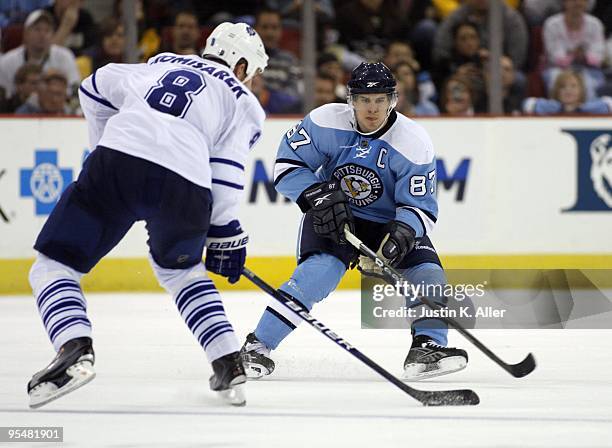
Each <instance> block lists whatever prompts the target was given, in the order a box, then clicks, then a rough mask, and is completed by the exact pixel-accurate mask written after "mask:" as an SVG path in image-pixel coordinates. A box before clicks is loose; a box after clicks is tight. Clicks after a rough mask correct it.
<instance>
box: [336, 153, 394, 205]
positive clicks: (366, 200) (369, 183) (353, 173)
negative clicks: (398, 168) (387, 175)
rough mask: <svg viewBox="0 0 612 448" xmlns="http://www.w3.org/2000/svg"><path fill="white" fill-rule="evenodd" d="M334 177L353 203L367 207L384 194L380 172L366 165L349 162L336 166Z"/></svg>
mask: <svg viewBox="0 0 612 448" xmlns="http://www.w3.org/2000/svg"><path fill="white" fill-rule="evenodd" d="M334 178H336V179H338V180H339V181H340V188H342V191H343V192H344V194H345V195H346V196H347V197H348V201H349V203H350V204H351V205H354V206H356V207H367V206H368V205H370V204H372V203H374V202H376V201H377V200H378V198H380V197H381V196H382V193H383V184H382V181H381V180H380V177H378V174H377V173H376V172H375V171H373V170H371V169H369V168H366V167H364V166H360V165H355V164H352V163H349V164H347V165H342V166H339V167H338V168H336V170H335V171H334Z"/></svg>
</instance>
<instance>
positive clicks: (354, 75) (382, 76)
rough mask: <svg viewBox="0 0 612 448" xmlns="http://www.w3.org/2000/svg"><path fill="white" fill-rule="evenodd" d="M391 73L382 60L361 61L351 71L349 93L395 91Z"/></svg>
mask: <svg viewBox="0 0 612 448" xmlns="http://www.w3.org/2000/svg"><path fill="white" fill-rule="evenodd" d="M395 85H396V82H395V78H394V77H393V73H391V70H389V67H387V66H386V65H385V64H383V63H382V62H362V63H361V64H359V65H358V66H357V67H355V68H354V69H353V71H352V72H351V79H350V80H349V82H348V91H349V95H354V94H357V93H361V94H364V93H395Z"/></svg>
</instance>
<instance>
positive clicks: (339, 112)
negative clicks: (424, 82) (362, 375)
mask: <svg viewBox="0 0 612 448" xmlns="http://www.w3.org/2000/svg"><path fill="white" fill-rule="evenodd" d="M395 86H396V82H395V79H394V78H393V75H392V74H391V71H390V70H389V69H388V68H387V67H386V66H385V65H384V64H382V63H362V64H360V65H359V66H358V67H357V68H355V69H354V70H353V72H352V74H351V78H350V80H349V82H348V104H327V105H324V106H321V107H319V108H317V109H315V110H313V111H312V112H311V113H310V114H309V115H308V116H306V118H305V119H304V120H303V121H301V122H299V123H298V124H297V125H296V126H295V127H294V128H293V129H291V130H289V131H288V132H287V134H286V135H285V136H284V137H283V139H282V141H281V143H280V147H279V149H278V154H277V159H276V163H275V168H274V184H275V186H276V189H277V190H278V191H279V192H280V193H282V194H283V195H285V196H286V197H288V198H290V199H291V200H292V201H294V202H295V203H296V204H297V205H298V206H299V207H300V209H301V210H302V212H303V213H304V217H303V220H302V224H301V231H300V236H299V241H298V253H299V255H298V256H299V259H298V266H297V268H296V269H295V271H294V272H293V275H292V276H291V278H290V279H289V281H287V282H286V283H284V284H283V285H282V286H281V287H280V291H281V292H282V293H283V294H288V295H290V296H291V297H292V299H293V300H294V301H296V302H298V303H300V304H301V305H302V306H303V308H304V309H305V310H310V309H311V308H312V307H313V305H314V304H315V303H317V302H319V301H321V300H323V299H324V298H326V297H327V296H328V295H329V294H330V293H331V292H332V291H333V290H334V289H335V288H336V286H337V285H338V283H339V282H340V279H341V278H342V276H343V275H344V273H345V272H346V270H347V268H348V267H349V265H350V264H351V263H352V262H355V261H356V260H357V258H358V254H357V252H356V250H355V249H354V248H353V247H352V246H351V245H349V244H348V243H347V242H346V241H345V239H344V233H343V229H344V227H345V226H346V225H348V226H349V228H350V229H352V231H353V233H355V234H356V235H357V237H359V238H360V239H361V240H362V241H364V243H365V244H366V245H368V246H369V247H371V248H373V249H374V250H378V254H379V256H382V257H383V258H384V259H385V260H386V261H387V262H389V263H390V264H391V265H392V266H394V267H396V268H398V269H400V270H402V271H403V273H404V275H405V276H406V277H407V279H408V280H409V281H411V282H412V283H414V284H424V285H442V284H445V283H446V278H445V274H444V271H443V269H442V267H441V264H440V260H439V258H438V255H437V254H436V251H435V249H434V247H433V245H432V243H431V241H430V240H429V237H428V236H427V234H428V233H429V232H430V231H431V229H432V228H433V226H434V224H435V222H436V217H437V214H438V206H437V201H436V196H435V175H436V170H435V169H436V165H435V156H434V150H433V145H432V142H431V139H430V137H429V135H428V134H427V132H426V131H425V130H424V129H423V128H422V127H421V126H419V125H418V124H417V123H415V122H414V121H412V120H410V119H409V118H407V117H405V116H403V115H401V114H399V113H397V112H396V111H395V110H394V107H395V105H396V102H397V93H396V89H395ZM368 261H369V260H368V259H366V258H365V257H361V259H360V260H359V263H360V267H361V270H362V271H363V272H364V273H370V274H375V272H374V271H375V267H374V266H373V265H372V263H369V262H368ZM438 301H439V302H443V298H442V297H440V298H439V300H438ZM417 305H418V303H417ZM300 321H301V319H300V318H299V317H297V316H295V315H292V313H290V312H288V311H286V310H285V309H284V307H282V305H277V304H276V302H273V303H271V304H270V305H269V306H268V307H267V308H266V310H265V311H264V313H263V315H262V317H261V319H260V321H259V324H258V325H257V328H256V329H255V331H254V332H253V333H250V334H249V335H248V336H247V338H246V342H245V343H244V345H243V347H242V350H241V355H242V358H243V361H244V363H245V367H246V369H247V375H248V376H249V377H250V378H258V377H261V376H264V375H269V374H271V373H272V371H273V370H274V366H275V365H274V362H273V360H272V359H271V354H270V352H271V351H272V350H274V349H275V348H276V347H277V346H278V345H279V344H280V342H281V341H282V340H283V339H284V338H285V337H286V336H287V335H289V334H290V333H291V331H292V330H293V329H295V328H296V325H298V324H299V323H300ZM412 334H413V340H412V346H411V348H410V350H409V351H408V356H407V357H406V359H405V361H404V377H405V378H406V379H420V378H426V377H431V376H437V375H443V374H446V373H451V372H455V371H458V370H461V369H463V368H464V367H465V366H466V364H467V359H468V358H467V354H466V352H465V351H464V350H460V349H456V348H450V347H447V346H446V345H447V327H446V325H445V324H444V322H443V321H440V320H439V319H433V318H425V319H420V320H416V321H414V322H413V323H412Z"/></svg>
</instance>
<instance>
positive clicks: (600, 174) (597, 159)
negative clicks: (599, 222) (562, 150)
mask: <svg viewBox="0 0 612 448" xmlns="http://www.w3.org/2000/svg"><path fill="white" fill-rule="evenodd" d="M562 131H563V132H565V133H567V134H569V135H571V136H572V137H573V138H574V140H575V141H576V146H577V149H578V157H577V164H576V167H577V171H578V172H577V180H578V191H577V194H576V203H575V204H574V205H573V206H572V207H570V208H568V209H566V210H564V211H566V212H577V211H612V129H588V130H587V129H562Z"/></svg>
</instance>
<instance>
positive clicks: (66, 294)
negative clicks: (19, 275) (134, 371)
mask: <svg viewBox="0 0 612 448" xmlns="http://www.w3.org/2000/svg"><path fill="white" fill-rule="evenodd" d="M81 275H82V274H80V273H79V272H77V271H74V270H73V269H72V268H70V267H68V266H66V265H63V264H62V263H59V262H57V261H55V260H52V259H50V258H48V257H46V256H44V255H42V254H39V255H38V256H37V258H36V261H35V262H34V265H32V269H31V270H30V284H31V286H32V290H33V291H34V295H35V296H36V306H37V307H38V312H39V313H40V317H41V318H42V321H43V324H44V326H45V330H46V331H47V335H48V336H49V339H50V340H51V343H52V344H53V347H54V348H55V351H58V350H59V349H60V347H61V346H62V345H64V344H65V343H66V342H67V341H69V340H71V339H74V338H79V337H83V336H87V337H91V322H89V319H88V318H87V302H86V301H85V296H84V295H83V291H82V290H81V286H80V285H79V280H80V277H81Z"/></svg>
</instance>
